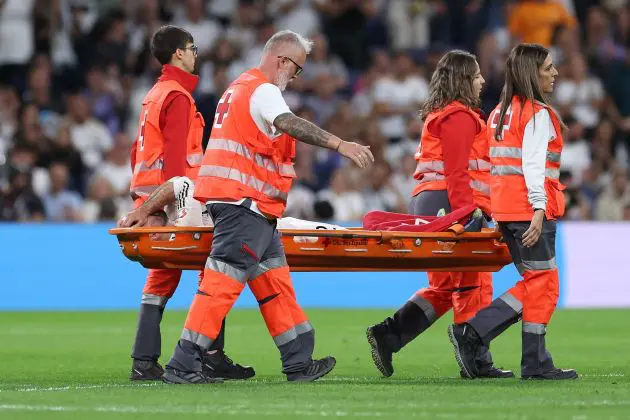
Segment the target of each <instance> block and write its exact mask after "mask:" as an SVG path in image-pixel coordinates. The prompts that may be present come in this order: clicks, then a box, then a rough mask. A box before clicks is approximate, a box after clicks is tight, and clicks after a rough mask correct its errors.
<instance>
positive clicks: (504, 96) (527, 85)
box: [494, 44, 564, 140]
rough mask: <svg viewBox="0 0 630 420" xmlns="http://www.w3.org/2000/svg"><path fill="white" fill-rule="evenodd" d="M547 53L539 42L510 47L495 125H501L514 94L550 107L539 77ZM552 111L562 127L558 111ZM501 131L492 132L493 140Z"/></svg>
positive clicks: (497, 138)
mask: <svg viewBox="0 0 630 420" xmlns="http://www.w3.org/2000/svg"><path fill="white" fill-rule="evenodd" d="M548 55H549V50H548V49H547V48H545V47H543V46H542V45H540V44H519V45H517V46H516V47H514V48H512V51H510V55H509V56H508V59H507V62H506V63H505V84H504V85H503V91H502V92H501V104H500V105H501V108H500V109H499V119H498V121H497V127H502V126H503V120H504V118H505V114H506V112H507V109H508V107H509V106H510V105H511V104H512V98H513V97H514V96H517V97H518V98H519V100H520V101H521V102H525V101H526V100H529V101H530V102H531V103H532V107H533V106H534V101H538V102H542V103H543V104H545V105H547V106H548V107H549V108H551V106H550V105H549V104H550V98H549V97H548V96H547V95H545V93H544V92H543V90H542V87H541V86H540V77H539V71H540V68H541V67H542V65H543V64H544V62H545V60H546V59H547V56H548ZM521 111H522V109H521ZM552 111H553V109H552ZM553 112H554V113H555V114H556V116H557V117H558V120H559V121H560V124H561V125H562V126H563V127H564V124H562V121H561V120H560V117H559V115H558V113H557V112H555V111H553ZM534 123H535V122H534ZM502 133H503V131H502V130H496V131H495V133H494V138H495V140H501V139H502V137H501V134H502Z"/></svg>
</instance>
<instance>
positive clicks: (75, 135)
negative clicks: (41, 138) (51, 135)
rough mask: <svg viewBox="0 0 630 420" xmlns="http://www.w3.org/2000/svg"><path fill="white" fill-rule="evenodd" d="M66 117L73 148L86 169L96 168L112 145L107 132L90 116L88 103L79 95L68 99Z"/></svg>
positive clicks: (105, 128) (103, 126) (102, 125)
mask: <svg viewBox="0 0 630 420" xmlns="http://www.w3.org/2000/svg"><path fill="white" fill-rule="evenodd" d="M68 117H69V123H70V138H71V139H72V144H73V146H74V147H75V148H76V149H77V150H78V151H79V152H80V153H81V157H82V158H83V162H84V163H85V165H86V166H87V167H88V168H90V169H94V168H96V167H97V166H98V164H99V163H101V161H102V160H103V154H104V153H105V152H106V151H108V150H109V149H111V147H112V145H113V143H114V141H113V139H112V136H111V134H110V133H109V130H107V127H105V125H104V124H103V123H101V122H100V121H98V120H97V119H96V118H93V117H92V116H91V115H90V106H89V103H88V101H87V100H86V99H85V97H83V96H81V95H73V96H71V97H70V98H68Z"/></svg>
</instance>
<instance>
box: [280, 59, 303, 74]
mask: <svg viewBox="0 0 630 420" xmlns="http://www.w3.org/2000/svg"><path fill="white" fill-rule="evenodd" d="M278 58H286V59H287V60H289V61H290V62H292V63H293V64H295V67H296V68H297V70H296V71H295V77H298V76H299V75H300V73H302V70H304V69H303V68H302V66H300V65H299V64H298V63H296V62H295V61H293V60H292V59H291V58H289V57H286V56H284V55H279V56H278Z"/></svg>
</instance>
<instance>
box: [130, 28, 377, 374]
mask: <svg viewBox="0 0 630 420" xmlns="http://www.w3.org/2000/svg"><path fill="white" fill-rule="evenodd" d="M310 49H311V42H310V41H307V40H306V39H304V38H303V37H302V36H301V35H299V34H297V33H295V32H292V31H280V32H278V33H276V34H275V35H273V36H272V37H271V38H270V39H269V41H268V42H267V44H266V45H265V47H264V49H263V53H262V58H261V61H260V65H259V66H258V67H257V68H253V69H250V70H248V71H246V72H244V73H243V74H242V75H241V76H239V77H238V78H237V79H236V80H235V81H234V82H232V84H231V85H230V86H229V87H228V89H227V90H226V91H225V92H224V94H223V95H222V96H221V100H220V101H219V105H218V106H217V111H216V114H215V116H214V120H213V121H212V131H211V134H210V139H209V141H208V145H207V147H206V151H205V153H204V157H203V160H202V164H201V168H200V169H199V173H198V177H197V179H196V180H195V194H194V197H195V198H196V199H197V200H199V201H201V202H202V203H203V204H205V205H206V207H207V209H208V213H209V215H210V217H211V219H212V221H213V222H214V235H213V242H212V247H211V251H210V255H209V257H208V260H207V262H206V266H205V270H204V275H203V280H202V281H201V283H200V285H199V290H198V291H197V294H196V295H195V298H194V300H193V302H192V305H191V306H190V310H189V312H188V317H187V318H186V322H185V325H184V329H183V331H182V334H181V336H180V339H179V342H178V343H177V346H176V348H175V351H174V353H173V357H172V358H171V360H170V361H169V362H168V364H167V365H166V369H165V372H164V381H165V382H168V383H185V384H206V383H211V382H214V381H213V378H211V377H209V376H208V375H206V374H205V373H204V372H203V370H202V366H201V365H202V363H201V362H202V360H201V355H202V354H203V353H204V352H205V351H206V350H207V349H208V348H211V346H212V345H213V344H214V343H215V342H216V340H217V339H218V337H219V334H220V330H221V324H222V320H223V319H224V318H225V316H226V314H227V313H228V312H229V311H230V309H231V308H232V305H233V304H234V302H235V301H236V299H237V298H238V296H239V295H240V294H241V292H242V291H243V289H244V287H245V285H249V287H250V289H251V290H252V292H253V294H254V296H255V297H256V299H257V300H258V304H259V307H260V311H261V313H262V315H263V318H264V320H265V323H266V325H267V328H268V330H269V333H270V334H271V336H272V338H273V341H274V343H275V344H276V346H277V347H278V350H279V352H280V359H281V361H282V372H283V373H284V374H285V375H286V378H287V380H289V381H313V380H316V379H318V378H320V377H321V376H323V375H325V374H327V373H328V372H330V371H331V370H332V369H333V368H334V366H335V363H336V361H335V359H334V358H332V357H324V358H322V359H315V360H314V359H313V357H312V356H313V350H314V345H315V342H314V339H315V331H314V329H313V326H312V325H311V323H310V322H309V320H308V317H307V316H306V314H305V313H304V311H303V310H302V308H301V307H300V305H299V304H298V302H297V299H296V296H295V291H294V290H293V286H292V284H291V278H290V274H289V267H288V265H287V262H286V258H285V255H284V250H283V248H282V242H281V240H280V234H279V232H278V230H277V219H278V218H280V217H281V216H282V214H283V212H284V209H285V206H286V200H287V196H288V194H289V190H290V188H291V184H292V181H293V179H294V178H295V171H294V169H293V158H294V156H295V140H299V141H302V142H306V143H309V144H312V145H316V146H320V147H326V148H329V149H333V150H336V151H338V152H339V153H340V154H342V155H344V156H346V157H348V158H350V159H351V160H352V161H353V162H354V163H355V164H356V165H358V166H359V167H361V168H365V167H367V166H369V165H370V164H371V163H372V162H373V161H374V157H373V156H372V154H371V152H370V151H369V147H366V146H361V145H359V144H357V143H350V142H345V141H343V140H341V139H340V138H338V137H336V136H334V135H332V134H330V133H328V132H326V131H324V130H322V129H320V128H319V127H317V126H316V125H314V124H312V123H310V122H309V121H306V120H304V119H302V118H299V117H297V116H296V115H294V114H293V113H292V112H291V111H290V110H289V108H288V106H287V105H286V102H285V101H284V99H283V97H282V93H281V91H282V90H284V89H285V88H286V86H287V84H288V83H289V81H291V80H293V79H294V78H295V77H297V76H298V75H299V74H300V72H301V71H302V67H303V66H304V63H305V61H306V55H307V54H308V52H309V51H310ZM147 203H148V204H150V203H149V201H147ZM143 207H144V206H143ZM152 210H154V209H153V208H152V207H150V206H149V207H148V208H147V209H146V211H147V212H149V211H152ZM144 219H146V216H145V215H142V214H140V215H138V214H135V215H133V220H132V221H131V222H130V223H136V222H137V223H138V224H139V225H143V224H144V223H145V220H144ZM251 345H255V343H251Z"/></svg>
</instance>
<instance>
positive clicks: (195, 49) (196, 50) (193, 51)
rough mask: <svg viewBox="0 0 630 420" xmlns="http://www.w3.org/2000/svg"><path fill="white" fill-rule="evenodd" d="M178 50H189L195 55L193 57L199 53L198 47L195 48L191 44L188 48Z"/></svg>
mask: <svg viewBox="0 0 630 420" xmlns="http://www.w3.org/2000/svg"><path fill="white" fill-rule="evenodd" d="M180 50H191V51H192V53H193V54H194V55H195V57H196V56H197V53H198V52H199V47H198V46H196V45H195V44H192V45H191V46H190V47H186V48H180Z"/></svg>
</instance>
